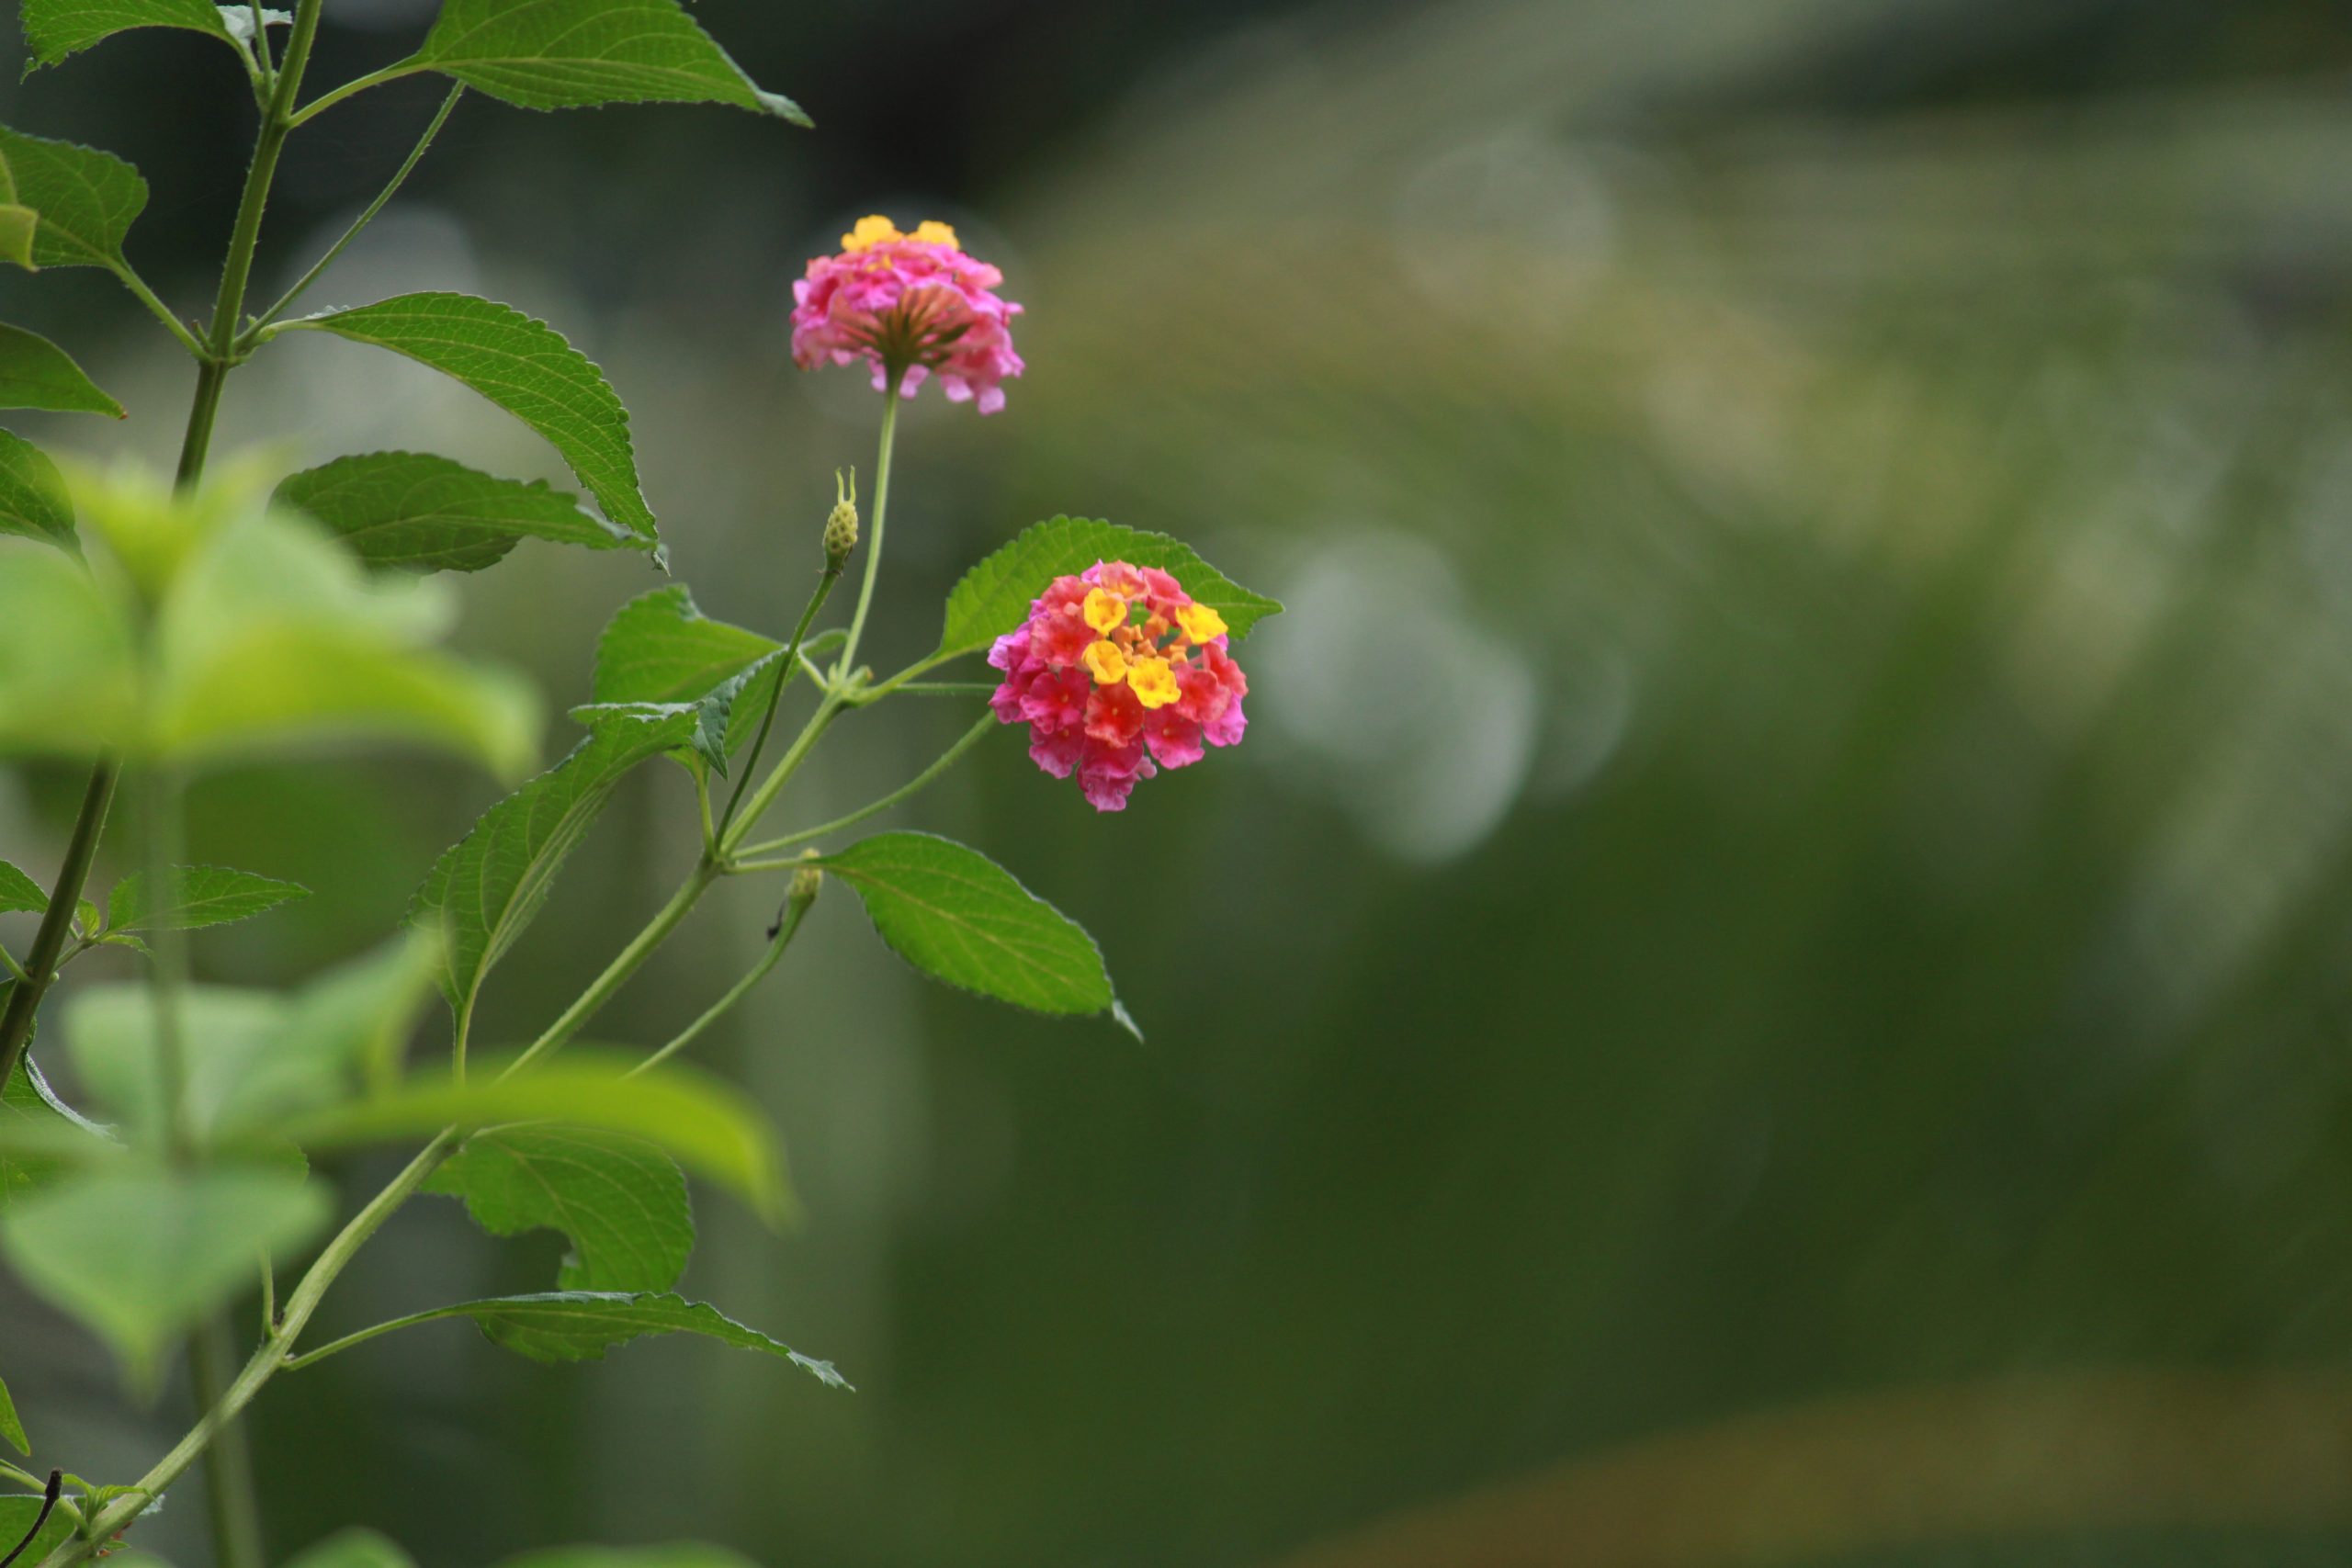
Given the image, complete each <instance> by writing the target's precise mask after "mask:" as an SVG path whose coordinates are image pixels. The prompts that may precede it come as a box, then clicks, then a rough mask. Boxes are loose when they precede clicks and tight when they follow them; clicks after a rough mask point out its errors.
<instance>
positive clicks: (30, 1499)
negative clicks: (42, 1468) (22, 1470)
mask: <svg viewBox="0 0 2352 1568" xmlns="http://www.w3.org/2000/svg"><path fill="white" fill-rule="evenodd" d="M40 1510H41V1498H40V1496H39V1495H29V1496H28V1495H23V1494H18V1495H15V1496H8V1497H0V1551H7V1550H9V1549H10V1548H12V1547H14V1546H15V1545H16V1544H17V1542H18V1541H20V1540H24V1539H25V1533H26V1532H27V1531H28V1530H29V1529H32V1528H33V1521H34V1520H35V1519H38V1518H40ZM73 1534H74V1520H73V1518H72V1517H71V1516H69V1515H68V1514H67V1513H66V1512H65V1510H64V1509H62V1508H59V1509H55V1510H52V1511H51V1514H50V1516H49V1522H48V1523H47V1524H44V1525H42V1526H41V1527H40V1534H39V1535H36V1536H34V1537H33V1538H32V1543H31V1544H30V1545H28V1546H27V1547H26V1548H25V1551H24V1554H23V1555H22V1556H20V1557H18V1558H17V1562H40V1560H41V1559H42V1558H43V1557H45V1556H47V1555H48V1554H49V1553H50V1552H51V1551H56V1550H57V1549H58V1548H59V1547H60V1546H62V1545H63V1544H64V1543H65V1542H66V1541H67V1540H70V1539H71V1538H72V1536H73Z"/></svg>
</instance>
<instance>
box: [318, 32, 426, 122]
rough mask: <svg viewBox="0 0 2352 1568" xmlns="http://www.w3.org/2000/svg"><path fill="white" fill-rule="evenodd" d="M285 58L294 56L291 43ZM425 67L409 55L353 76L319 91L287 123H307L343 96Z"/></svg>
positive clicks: (351, 95) (382, 83)
mask: <svg viewBox="0 0 2352 1568" xmlns="http://www.w3.org/2000/svg"><path fill="white" fill-rule="evenodd" d="M286 58H287V61H288V63H289V64H290V63H291V62H292V61H293V58H294V48H293V45H291V44H288V46H287V49H286ZM427 69H429V68H428V67H427V66H426V65H424V62H421V61H419V60H417V59H416V58H415V57H414V56H411V57H410V58H409V59H406V60H400V61H395V62H392V63H391V64H390V65H387V66H385V67H384V68H383V69H382V70H380V71H370V72H369V73H368V74H367V75H365V76H355V77H353V78H352V79H351V80H350V81H348V82H345V84H344V85H342V86H340V87H334V88H331V89H329V90H328V91H326V92H323V93H321V94H320V95H319V96H317V97H315V98H312V99H311V101H310V102H309V103H307V104H305V105H303V106H302V107H301V109H300V112H298V113H297V114H295V115H294V116H293V117H292V118H290V119H288V121H287V124H288V127H289V128H291V127H294V126H300V125H307V124H309V123H310V122H311V120H313V119H315V118H318V117H319V116H320V115H322V114H324V113H326V111H327V110H329V109H331V108H333V107H335V105H337V104H339V103H341V102H343V100H344V99H345V98H348V97H354V96H357V95H359V94H361V93H364V92H366V91H367V90H368V88H370V87H380V86H382V85H384V84H385V83H387V82H397V81H399V80H400V79H401V77H403V76H414V75H416V74H417V73H420V72H423V71H424V70H427ZM281 74H282V73H281Z"/></svg>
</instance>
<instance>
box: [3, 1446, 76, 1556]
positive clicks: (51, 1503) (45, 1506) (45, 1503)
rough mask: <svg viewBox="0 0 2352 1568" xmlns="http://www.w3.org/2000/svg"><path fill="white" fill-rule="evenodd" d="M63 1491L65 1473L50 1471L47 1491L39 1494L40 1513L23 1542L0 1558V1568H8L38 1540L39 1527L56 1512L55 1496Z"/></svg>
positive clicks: (34, 1519)
mask: <svg viewBox="0 0 2352 1568" xmlns="http://www.w3.org/2000/svg"><path fill="white" fill-rule="evenodd" d="M64 1490H65V1472H63V1471H62V1470H52V1471H51V1472H49V1489H48V1490H47V1491H45V1492H43V1493H42V1494H41V1498H40V1513H38V1514H36V1515H34V1516H33V1528H32V1529H28V1530H27V1531H26V1532H25V1539H24V1540H20V1541H18V1542H17V1546H16V1550H15V1551H11V1552H9V1553H8V1555H7V1556H6V1557H0V1568H8V1564H9V1563H11V1562H15V1561H16V1560H17V1558H19V1557H22V1556H23V1555H24V1554H25V1548H27V1547H28V1546H30V1545H31V1544H32V1543H33V1542H34V1541H36V1540H40V1531H41V1527H42V1526H43V1525H46V1524H47V1523H49V1516H50V1515H51V1513H53V1512H54V1511H55V1510H56V1507H57V1495H58V1494H59V1493H61V1492H62V1491H64Z"/></svg>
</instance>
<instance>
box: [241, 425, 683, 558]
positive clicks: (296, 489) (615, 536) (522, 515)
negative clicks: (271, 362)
mask: <svg viewBox="0 0 2352 1568" xmlns="http://www.w3.org/2000/svg"><path fill="white" fill-rule="evenodd" d="M277 501H278V502H280V503H281V504H283V505H287V506H292V507H295V508H298V509H300V511H303V512H307V513H310V514H311V516H313V517H315V518H317V519H318V520H319V521H320V522H322V523H323V524H325V525H327V527H328V528H329V529H330V530H332V531H333V532H334V535H335V536H337V537H339V538H340V539H342V540H343V542H344V543H345V545H346V546H348V547H350V548H351V550H352V552H353V553H354V554H356V555H357V556H358V557H359V558H360V559H361V560H364V561H366V562H367V563H368V565H370V566H373V567H385V568H390V567H399V568H406V569H408V570H416V571H479V570H481V569H482V568H483V567H486V566H490V565H492V564H494V563H495V562H497V561H499V560H502V559H503V558H505V556H506V553H507V552H508V551H509V550H512V549H513V548H514V547H515V545H516V544H517V543H519V542H521V541H522V540H524V539H552V540H554V541H556V542H557V543H559V544H567V545H584V546H586V547H588V548H590V549H592V550H610V549H647V548H650V543H649V541H647V540H645V539H642V538H639V536H637V535H635V534H632V533H629V532H628V530H627V529H625V528H620V527H616V525H613V524H610V523H607V522H605V520H604V519H603V518H601V517H598V516H595V515H594V514H593V513H588V512H583V511H582V510H581V507H580V502H579V498H578V497H576V496H573V495H571V494H568V493H567V492H565V491H560V490H554V489H550V488H549V487H548V484H547V483H546V481H545V480H541V479H534V480H532V481H531V482H530V483H528V484H526V483H524V482H523V481H522V480H520V479H498V478H495V477H493V476H492V475H490V474H485V473H480V472H477V471H476V470H474V469H472V468H467V467H466V466H465V465H464V464H462V463H456V462H452V461H450V460H449V459H448V458H447V457H433V456H431V455H429V454H426V453H421V452H369V453H366V454H363V455H361V456H358V457H338V458H336V459H335V460H334V462H332V463H328V464H326V465H325V466H323V467H322V468H306V469H304V470H303V471H302V472H300V473H299V474H291V475H288V477H287V479H286V481H285V482H284V483H283V484H280V485H279V486H278V487H277Z"/></svg>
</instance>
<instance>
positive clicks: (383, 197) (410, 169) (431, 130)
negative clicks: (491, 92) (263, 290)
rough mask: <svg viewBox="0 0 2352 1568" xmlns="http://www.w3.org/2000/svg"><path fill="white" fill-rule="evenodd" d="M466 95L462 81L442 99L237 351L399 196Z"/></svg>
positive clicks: (244, 336)
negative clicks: (383, 179)
mask: <svg viewBox="0 0 2352 1568" xmlns="http://www.w3.org/2000/svg"><path fill="white" fill-rule="evenodd" d="M465 92H466V85H465V84H464V83H462V82H460V83H458V84H457V85H455V86H452V87H451V88H450V89H449V96H447V97H446V98H443V99H442V100H441V107H440V108H439V109H437V110H435V113H434V116H433V120H432V123H431V124H429V125H427V126H426V127H425V128H424V135H423V136H420V137H418V138H417V141H416V145H415V146H413V147H412V148H410V149H409V153H408V156H407V158H405V159H404V160H402V161H401V166H400V167H399V168H398V169H397V170H395V171H394V172H393V174H392V177H391V180H390V183H388V184H387V185H386V186H384V188H383V189H382V190H380V191H378V192H377V193H376V199H375V200H373V201H371V202H369V203H368V206H367V207H366V209H364V210H362V211H361V212H360V214H359V216H358V217H357V218H355V219H353V220H352V222H351V227H350V228H348V229H345V231H343V237H342V238H340V239H338V240H337V241H335V243H334V244H332V245H329V246H328V247H327V254H324V255H322V256H321V257H320V258H319V259H318V261H317V262H316V263H315V264H313V265H312V266H311V270H310V271H308V272H306V273H304V274H303V275H302V276H300V277H299V278H297V279H296V280H295V283H294V287H293V288H289V289H288V290H287V291H286V292H285V293H284V294H282V295H280V296H279V297H278V300H277V303H276V304H275V305H272V306H271V307H270V308H269V309H268V310H264V311H263V312H262V313H261V314H260V315H258V316H256V317H254V321H253V324H252V325H251V326H248V327H247V328H245V329H244V330H243V332H241V333H238V334H237V344H236V346H237V349H238V351H239V352H241V353H242V352H243V350H245V349H248V348H250V347H252V346H253V345H254V344H255V343H257V342H259V341H260V339H261V334H262V333H263V332H264V331H265V330H266V328H267V327H268V326H269V324H270V323H271V322H272V321H276V320H277V318H278V317H280V316H282V315H284V314H286V312H287V311H288V310H291V309H292V308H293V305H294V301H295V300H297V299H300V298H301V297H302V294H303V292H304V291H305V290H306V289H308V288H310V287H311V285H312V284H313V283H316V282H317V281H318V280H319V278H320V277H321V276H322V275H323V274H324V273H325V272H326V270H327V268H328V267H330V266H332V265H334V259H335V258H336V257H337V256H339V255H341V254H343V253H344V250H345V247H346V246H348V245H349V244H350V243H351V242H352V241H354V240H356V239H357V238H359V231H361V230H363V229H365V228H367V227H368V224H370V223H372V222H374V221H375V219H376V215H377V214H378V213H379V212H381V211H383V210H384V206H385V204H386V203H387V202H389V201H390V200H391V199H392V197H394V196H395V195H396V194H398V193H399V191H400V188H401V186H402V185H404V184H406V183H407V181H408V177H409V175H412V174H413V173H415V172H416V166H417V164H420V163H423V162H424V153H425V150H426V149H427V148H429V147H431V146H432V145H433V139H434V138H435V137H436V136H438V135H440V134H441V128H442V127H443V126H444V125H447V123H448V122H449V112H450V111H451V110H452V109H454V108H456V107H458V99H459V98H461V97H463V96H465Z"/></svg>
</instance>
